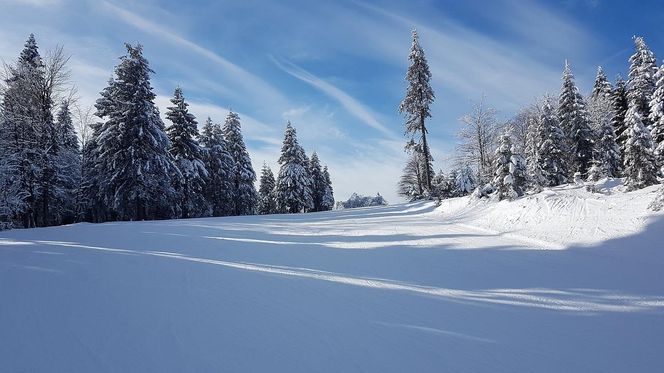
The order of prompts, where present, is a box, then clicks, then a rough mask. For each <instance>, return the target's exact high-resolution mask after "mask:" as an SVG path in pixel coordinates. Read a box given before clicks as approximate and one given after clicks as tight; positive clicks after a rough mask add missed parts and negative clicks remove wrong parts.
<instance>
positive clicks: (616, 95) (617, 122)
mask: <svg viewBox="0 0 664 373" xmlns="http://www.w3.org/2000/svg"><path fill="white" fill-rule="evenodd" d="M612 104H613V119H612V120H611V124H612V125H613V133H614V134H615V136H616V143H617V144H618V149H619V151H620V164H623V163H624V154H625V143H626V142H627V125H626V124H625V114H626V113H627V108H628V106H629V101H628V100H627V86H626V85H625V81H624V80H623V79H622V77H620V75H618V77H617V78H616V85H615V88H614V89H613V94H612Z"/></svg>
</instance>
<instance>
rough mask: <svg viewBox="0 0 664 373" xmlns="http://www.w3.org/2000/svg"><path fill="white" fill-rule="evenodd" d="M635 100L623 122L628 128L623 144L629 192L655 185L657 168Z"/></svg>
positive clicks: (650, 143) (649, 140) (631, 102)
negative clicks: (625, 140)
mask: <svg viewBox="0 0 664 373" xmlns="http://www.w3.org/2000/svg"><path fill="white" fill-rule="evenodd" d="M639 110H640V108H639V104H638V102H637V100H632V101H630V103H629V109H628V110H627V114H626V116H625V121H626V123H627V125H628V126H629V129H628V131H627V142H626V143H625V163H624V167H625V178H626V180H625V184H626V185H627V188H628V189H629V190H635V189H641V188H645V187H647V186H650V185H653V184H656V183H657V167H656V164H655V156H654V154H653V149H652V137H651V135H650V132H649V131H648V129H647V128H646V127H645V125H644V124H643V121H642V120H641V114H640V113H639Z"/></svg>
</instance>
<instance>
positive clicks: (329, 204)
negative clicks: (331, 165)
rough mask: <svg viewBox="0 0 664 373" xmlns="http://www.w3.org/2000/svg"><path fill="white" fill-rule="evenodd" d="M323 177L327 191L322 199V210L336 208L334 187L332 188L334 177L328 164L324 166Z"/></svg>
mask: <svg viewBox="0 0 664 373" xmlns="http://www.w3.org/2000/svg"><path fill="white" fill-rule="evenodd" d="M323 179H324V180H325V193H323V199H322V201H321V210H322V211H329V210H332V209H333V208H334V188H332V179H331V178H330V171H328V169H327V166H323Z"/></svg>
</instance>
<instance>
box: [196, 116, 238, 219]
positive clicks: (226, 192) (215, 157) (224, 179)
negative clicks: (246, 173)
mask: <svg viewBox="0 0 664 373" xmlns="http://www.w3.org/2000/svg"><path fill="white" fill-rule="evenodd" d="M198 141H199V143H200V145H201V146H203V147H204V153H203V158H204V161H205V168H206V169H207V171H208V178H207V182H206V183H205V188H204V195H205V198H206V200H207V201H208V204H209V205H210V206H211V208H212V216H226V215H232V214H234V213H235V203H234V201H233V193H234V190H235V183H234V179H233V176H234V175H235V171H234V169H235V161H234V160H233V157H232V156H231V155H230V153H229V152H228V150H227V148H228V146H227V144H226V140H224V135H223V132H222V129H221V126H220V125H219V124H217V123H213V122H212V119H211V118H210V117H208V118H207V120H206V121H205V124H204V125H203V130H202V131H201V133H200V135H199V137H198Z"/></svg>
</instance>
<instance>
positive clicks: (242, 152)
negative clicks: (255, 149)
mask: <svg viewBox="0 0 664 373" xmlns="http://www.w3.org/2000/svg"><path fill="white" fill-rule="evenodd" d="M223 133H224V138H225V140H226V144H227V145H228V152H229V153H230V155H231V157H233V161H234V163H235V166H234V167H233V172H234V175H233V178H232V179H233V183H234V186H233V201H234V202H235V207H234V215H252V214H254V213H255V212H256V206H257V205H258V194H257V193H256V187H255V186H254V182H255V181H256V173H255V172H254V168H253V166H252V165H251V158H250V157H249V152H247V147H246V146H245V144H244V139H243V138H242V130H241V126H240V116H239V115H237V114H236V113H234V112H232V111H231V112H229V113H228V116H227V117H226V122H225V123H224V127H223Z"/></svg>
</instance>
